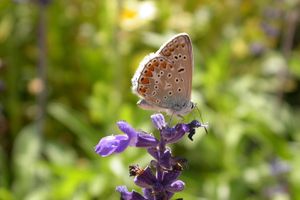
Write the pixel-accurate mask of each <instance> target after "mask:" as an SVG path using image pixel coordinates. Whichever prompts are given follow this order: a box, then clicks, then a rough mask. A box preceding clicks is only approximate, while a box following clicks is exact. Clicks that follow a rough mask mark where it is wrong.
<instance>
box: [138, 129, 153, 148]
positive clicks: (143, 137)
mask: <svg viewBox="0 0 300 200" xmlns="http://www.w3.org/2000/svg"><path fill="white" fill-rule="evenodd" d="M157 145H158V140H157V139H156V138H155V137H154V136H153V135H150V134H148V133H142V132H139V133H138V135H137V140H136V144H135V146H136V147H147V148H148V147H156V146H157Z"/></svg>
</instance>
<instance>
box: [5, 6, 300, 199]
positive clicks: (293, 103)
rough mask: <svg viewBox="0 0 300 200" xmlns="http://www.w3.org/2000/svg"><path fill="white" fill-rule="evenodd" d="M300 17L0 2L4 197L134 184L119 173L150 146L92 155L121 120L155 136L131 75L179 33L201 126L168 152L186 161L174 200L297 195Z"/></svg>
mask: <svg viewBox="0 0 300 200" xmlns="http://www.w3.org/2000/svg"><path fill="white" fill-rule="evenodd" d="M299 18H300V4H299V1H297V0H290V1H287V0H266V1H260V0H254V1H208V0H204V1H196V0H191V1H184V0H175V1H171V0H162V1H137V0H89V1H81V0H72V1H54V0H53V1H51V0H48V1H47V0H40V1H38V0H35V1H34V0H32V1H30V0H15V1H11V0H1V2H0V144H1V146H0V199H5V200H14V199H108V200H110V199H111V200H113V199H119V194H118V193H116V192H115V186H116V185H127V186H129V188H130V189H131V188H134V189H137V188H136V186H134V185H133V183H132V179H131V178H129V177H128V170H127V166H128V165H129V164H133V163H139V164H140V165H141V166H145V165H146V164H147V161H148V160H149V159H150V157H149V156H148V155H146V153H145V151H143V150H140V151H137V150H136V149H134V150H133V149H128V150H126V151H125V152H124V153H123V154H122V155H114V156H111V157H107V158H100V157H99V156H98V155H96V154H95V153H94V152H93V148H94V146H95V145H96V143H97V142H98V140H99V139H100V138H101V137H103V136H105V135H109V134H117V133H119V131H118V130H117V127H116V125H115V122H116V121H118V120H122V119H123V120H126V121H128V122H130V123H131V124H132V125H133V126H134V127H136V128H139V129H143V130H145V131H151V130H153V127H152V125H151V122H150V118H149V116H150V114H151V112H149V111H143V110H140V109H139V108H137V107H136V105H135V102H136V101H137V97H136V96H135V95H133V94H132V93H131V89H130V87H131V83H130V79H131V77H132V75H133V74H134V72H135V70H136V68H137V66H138V63H139V62H140V61H141V60H142V58H143V57H144V56H146V55H147V54H148V53H150V52H154V51H156V50H157V49H158V48H159V46H160V45H161V44H162V43H164V42H165V41H166V40H167V39H168V38H169V37H171V36H173V35H174V34H176V33H179V32H187V33H189V35H190V36H191V38H192V41H193V48H194V59H195V70H194V72H195V73H194V77H193V100H194V102H196V103H197V105H198V107H199V109H200V110H201V113H202V115H203V118H204V121H208V122H209V125H210V128H209V133H208V134H205V133H204V131H203V130H200V131H198V132H197V134H196V135H195V140H194V142H191V141H190V140H188V139H184V140H183V141H181V142H180V143H179V144H176V145H174V146H173V147H172V148H174V153H175V154H176V155H180V156H184V157H186V158H187V159H188V160H189V167H188V169H186V170H185V171H184V173H183V175H182V180H184V181H185V182H186V189H185V190H184V191H183V192H182V193H180V194H178V195H176V197H178V198H179V197H183V198H184V199H186V200H189V199H221V200H226V199H231V200H232V199H249V200H250V199H272V200H273V199H274V200H275V199H276V200H278V199H280V200H289V199H300V157H299V155H300V112H299V111H300V110H299V107H300V20H299ZM43 34H44V36H45V38H43ZM43 41H44V42H45V43H46V45H45V46H46V51H45V52H44V53H45V55H46V56H43V55H44V54H43V47H42V46H41V44H43V43H42V42H43ZM43 67H46V78H44V77H43V76H41V73H40V70H41V69H43ZM44 88H46V90H44ZM41 91H47V93H46V96H47V100H46V101H45V100H43V99H45V98H41V97H40V96H41V94H42V92H41ZM44 95H45V93H44ZM41 110H44V111H45V114H43V113H40V111H41ZM40 114H41V115H40ZM192 118H198V119H199V114H198V113H197V111H195V112H192V113H191V114H189V115H188V116H187V117H186V118H185V120H190V119H192ZM112 180H113V181H112Z"/></svg>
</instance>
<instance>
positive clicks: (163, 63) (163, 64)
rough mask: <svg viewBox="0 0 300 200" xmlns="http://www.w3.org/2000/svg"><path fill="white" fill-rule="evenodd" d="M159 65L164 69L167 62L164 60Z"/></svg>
mask: <svg viewBox="0 0 300 200" xmlns="http://www.w3.org/2000/svg"><path fill="white" fill-rule="evenodd" d="M160 67H161V68H163V69H166V68H167V63H166V62H165V61H164V62H161V63H160Z"/></svg>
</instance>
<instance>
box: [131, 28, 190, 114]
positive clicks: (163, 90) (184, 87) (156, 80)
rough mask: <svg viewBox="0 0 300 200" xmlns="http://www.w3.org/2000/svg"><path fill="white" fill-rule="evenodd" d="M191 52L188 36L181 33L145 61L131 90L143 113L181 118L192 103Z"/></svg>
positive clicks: (133, 80) (134, 78)
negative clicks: (153, 111) (156, 113)
mask: <svg viewBox="0 0 300 200" xmlns="http://www.w3.org/2000/svg"><path fill="white" fill-rule="evenodd" d="M192 73H193V53H192V45H191V40H190V38H189V36H188V35H187V34H186V33H181V34H178V35H176V36H174V37H173V38H171V39H170V40H169V41H168V42H167V43H165V44H164V45H162V47H161V48H160V49H159V50H158V51H157V52H156V53H152V54H150V55H148V56H146V57H145V58H144V60H143V61H142V62H141V63H140V66H139V68H138V70H137V71H136V73H135V75H134V76H133V78H132V89H133V91H134V92H135V93H136V94H137V95H138V96H139V97H140V98H141V100H140V101H139V102H138V106H139V107H141V108H143V109H146V110H155V111H163V112H166V113H167V114H170V115H173V114H175V115H184V114H187V113H188V112H190V111H191V110H192V109H193V108H194V103H193V102H191V87H192Z"/></svg>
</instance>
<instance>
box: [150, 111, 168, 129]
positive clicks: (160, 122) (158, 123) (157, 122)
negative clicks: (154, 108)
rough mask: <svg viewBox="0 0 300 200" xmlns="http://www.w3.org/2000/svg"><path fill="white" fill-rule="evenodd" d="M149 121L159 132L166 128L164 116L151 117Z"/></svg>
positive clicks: (155, 115)
mask: <svg viewBox="0 0 300 200" xmlns="http://www.w3.org/2000/svg"><path fill="white" fill-rule="evenodd" d="M151 119H152V123H153V124H154V126H155V127H156V128H157V129H158V130H161V129H163V128H164V127H166V126H167V124H166V122H165V118H164V116H163V115H162V114H160V113H158V114H154V115H151Z"/></svg>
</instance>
